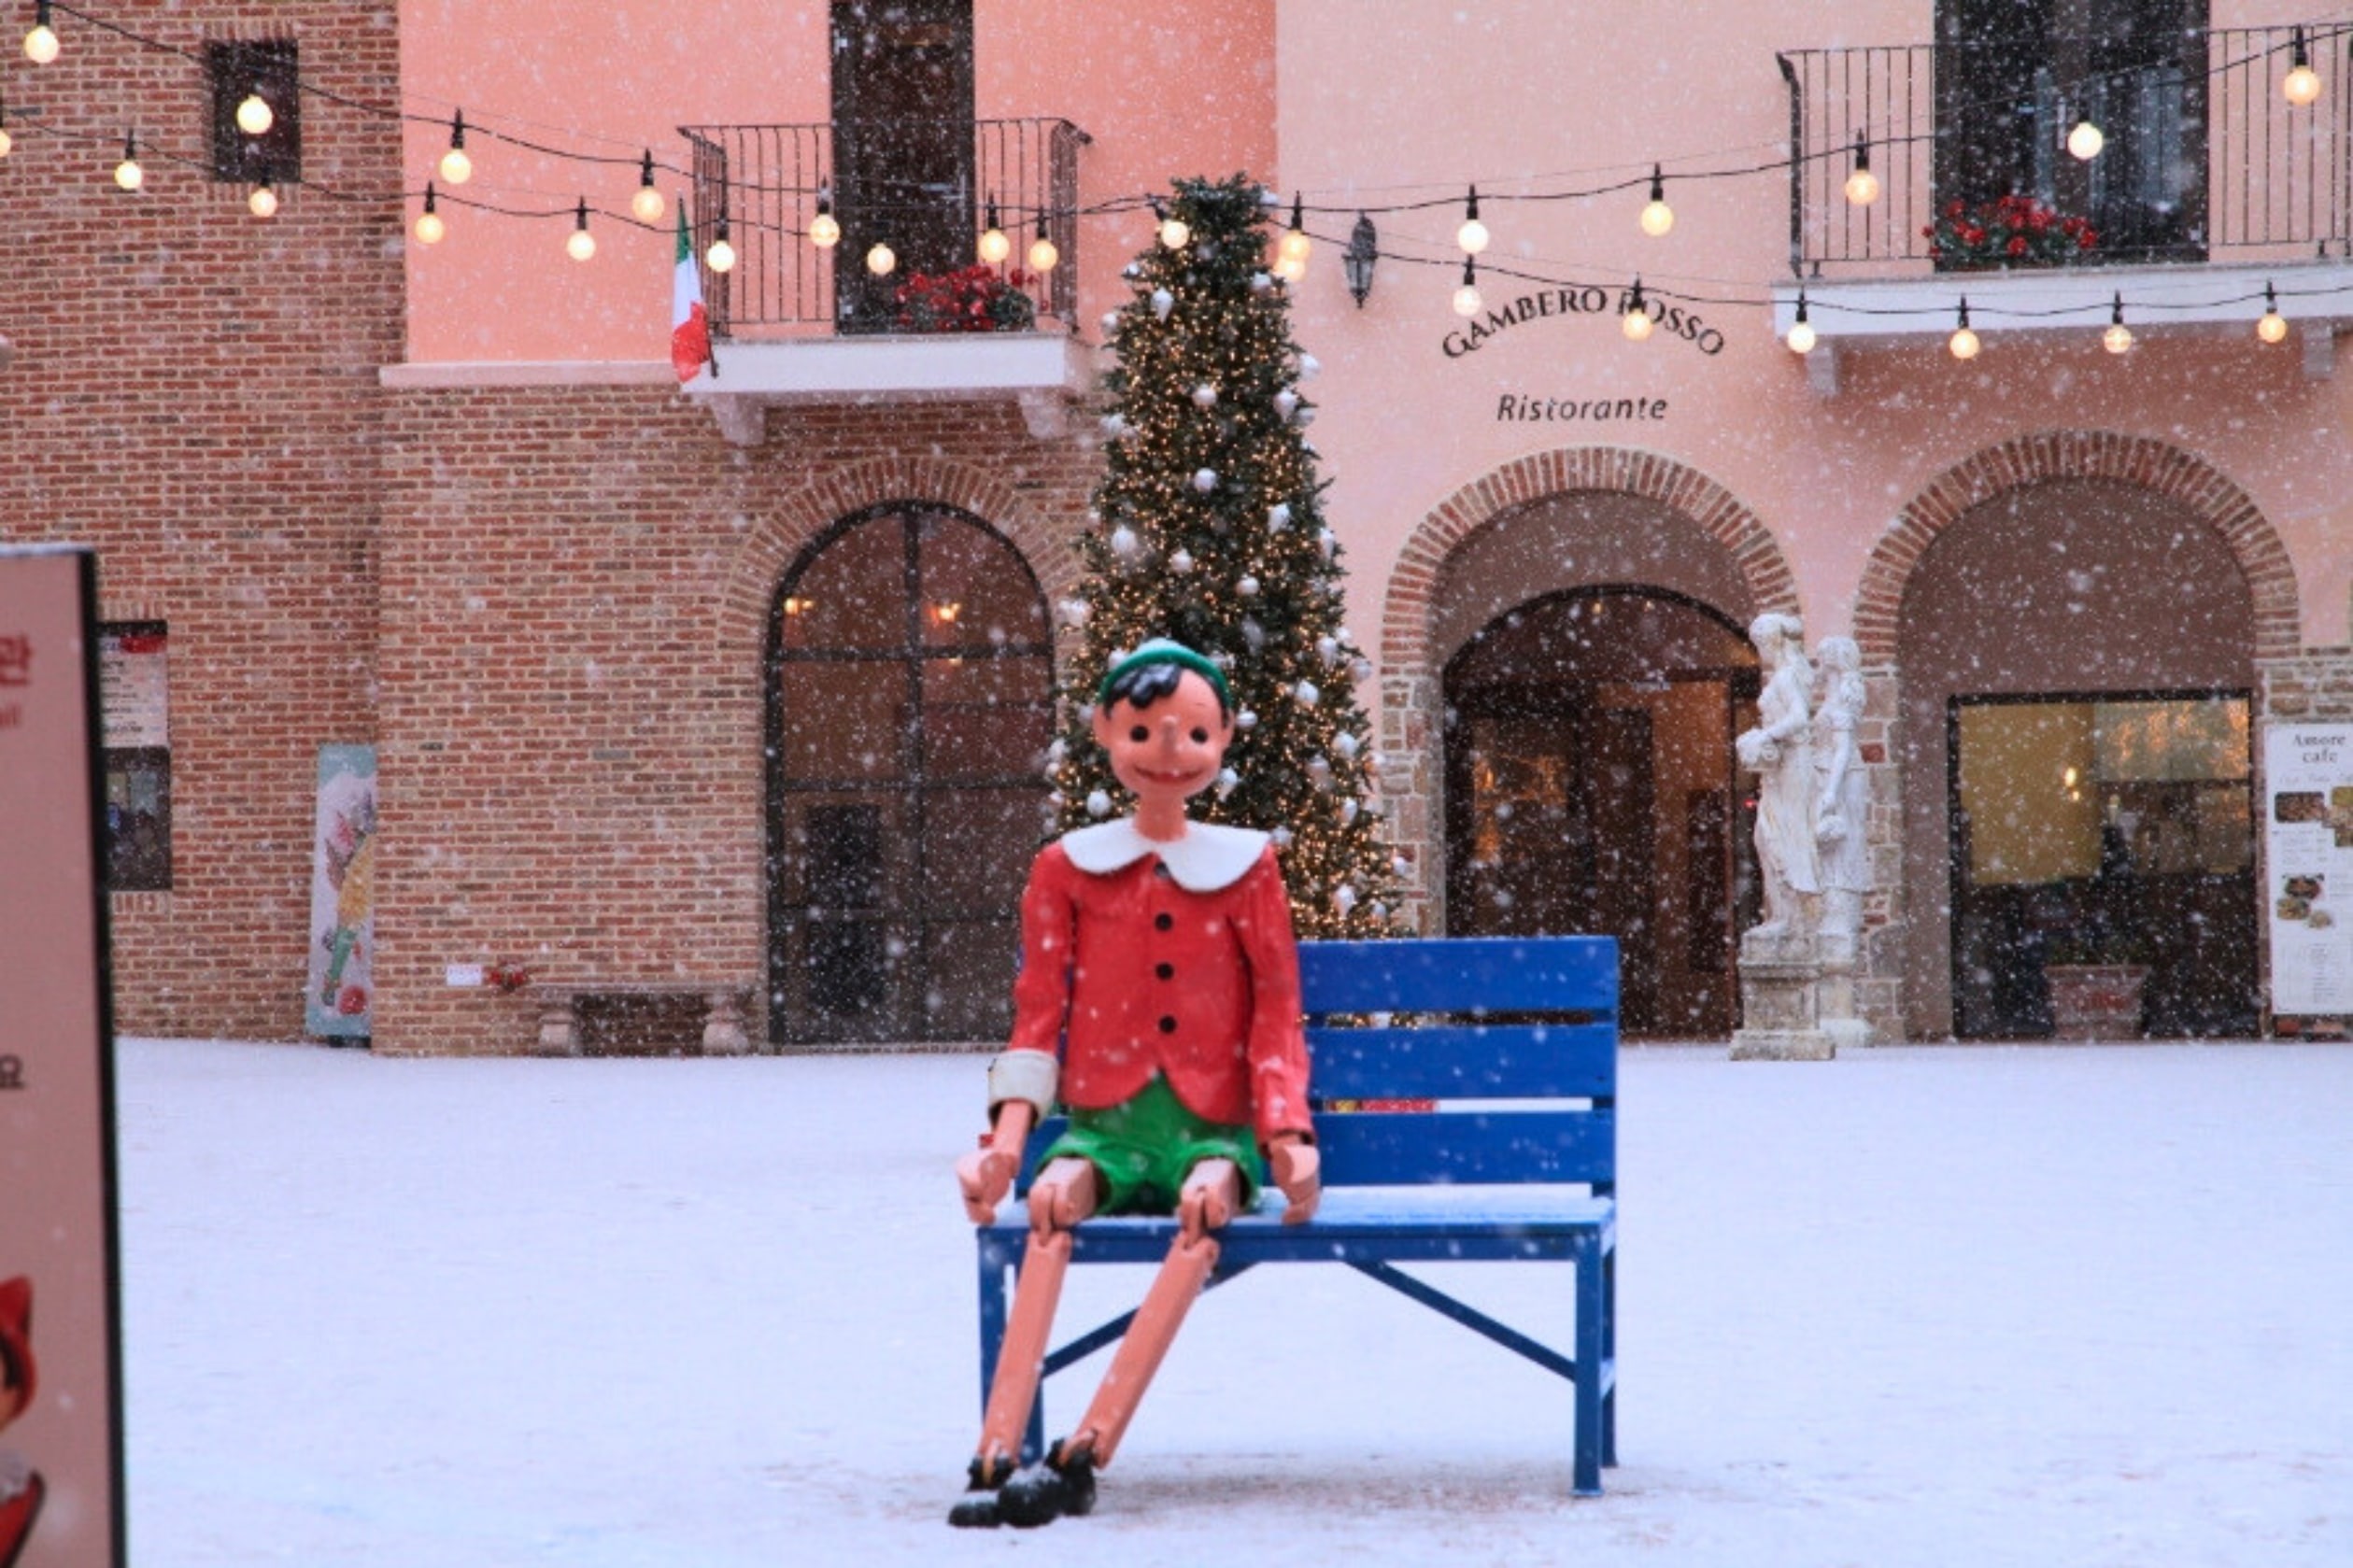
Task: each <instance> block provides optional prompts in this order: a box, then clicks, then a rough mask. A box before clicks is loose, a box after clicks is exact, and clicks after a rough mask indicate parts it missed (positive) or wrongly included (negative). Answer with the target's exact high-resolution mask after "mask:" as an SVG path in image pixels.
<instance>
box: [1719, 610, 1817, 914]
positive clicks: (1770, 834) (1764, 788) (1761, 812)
mask: <svg viewBox="0 0 2353 1568" xmlns="http://www.w3.org/2000/svg"><path fill="white" fill-rule="evenodd" d="M1804 638H1805V625H1804V623H1803V622H1801V621H1800V620H1799V619H1798V618H1797V617H1796V616H1795V615H1784V614H1763V615H1759V616H1758V617H1757V618H1756V619H1755V620H1754V621H1752V622H1751V623H1750V625H1749V641H1750V642H1751V643H1754V644H1755V645H1756V651H1757V657H1758V659H1759V660H1761V661H1762V663H1763V665H1764V668H1765V689H1764V690H1762V691H1760V692H1759V693H1758V694H1757V727H1755V728H1754V729H1748V730H1743V731H1742V732H1741V734H1740V737H1739V739H1738V740H1737V741H1736V742H1734V748H1735V750H1736V752H1737V753H1738V755H1739V757H1740V765H1741V766H1742V767H1743V768H1749V769H1752V770H1755V772H1756V774H1757V822H1756V850H1757V869H1758V870H1759V871H1760V872H1761V873H1762V874H1763V876H1764V880H1765V919H1764V921H1763V922H1762V923H1761V924H1759V925H1755V926H1753V927H1751V930H1750V932H1749V935H1751V936H1753V937H1763V938H1776V937H1794V936H1802V935H1804V934H1805V933H1806V931H1807V911H1806V906H1805V903H1804V901H1803V900H1804V899H1805V898H1807V897H1810V896H1812V895H1814V894H1817V893H1820V892H1821V876H1820V874H1819V872H1818V871H1817V869H1816V865H1815V854H1814V824H1813V804H1814V756H1813V733H1812V724H1811V713H1809V711H1808V707H1807V698H1808V696H1809V695H1810V693H1811V692H1812V689H1813V684H1814V674H1813V671H1812V670H1811V669H1810V668H1809V667H1808V666H1807V662H1806V647H1805V642H1804Z"/></svg>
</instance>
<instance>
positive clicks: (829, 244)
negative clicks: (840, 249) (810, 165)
mask: <svg viewBox="0 0 2353 1568" xmlns="http://www.w3.org/2000/svg"><path fill="white" fill-rule="evenodd" d="M809 243H810V244H811V245H814V246H815V247H817V248H818V249H819V250H830V249H832V248H833V247H835V246H837V245H839V244H841V243H842V220H841V219H838V218H836V217H834V216H833V187H831V186H829V185H820V186H818V187H817V215H816V216H815V218H812V219H809ZM733 264H734V263H733V262H730V263H729V265H730V266H732V265H733Z"/></svg>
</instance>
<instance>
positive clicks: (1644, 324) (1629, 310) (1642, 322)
mask: <svg viewBox="0 0 2353 1568" xmlns="http://www.w3.org/2000/svg"><path fill="white" fill-rule="evenodd" d="M1657 325H1658V323H1657V322H1656V321H1653V320H1652V319H1651V304H1650V302H1649V301H1648V300H1645V299H1644V298H1643V297H1642V280H1641V279H1640V278H1638V277H1637V278H1636V279H1635V280H1634V291H1633V292H1632V293H1630V294H1628V295H1627V296H1626V304H1625V310H1624V312H1623V314H1622V315H1621V316H1620V317H1619V318H1618V330H1619V331H1620V332H1623V333H1625V334H1626V339H1627V341H1628V342H1630V343H1648V342H1649V341H1650V340H1651V329H1652V328H1653V327H1655V326H1657Z"/></svg>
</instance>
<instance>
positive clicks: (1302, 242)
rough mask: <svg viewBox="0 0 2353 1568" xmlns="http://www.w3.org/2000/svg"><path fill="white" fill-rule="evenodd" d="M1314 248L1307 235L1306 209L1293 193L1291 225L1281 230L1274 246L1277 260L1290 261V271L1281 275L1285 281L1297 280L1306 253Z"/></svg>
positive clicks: (1302, 268)
mask: <svg viewBox="0 0 2353 1568" xmlns="http://www.w3.org/2000/svg"><path fill="white" fill-rule="evenodd" d="M1314 248H1315V242H1314V241H1312V240H1311V239H1309V238H1308V237H1307V220H1306V209H1305V208H1304V207H1303V206H1302V205H1301V200H1300V198H1299V197H1298V196H1297V195H1294V196H1293V197H1292V198H1291V226H1290V227H1289V228H1288V229H1285V230H1284V231H1283V238H1282V239H1281V240H1280V241H1279V242H1277V244H1276V245H1275V247H1274V254H1275V260H1276V261H1288V262H1290V263H1291V271H1290V272H1289V273H1288V274H1283V280H1284V281H1285V282H1297V280H1298V279H1299V277H1300V276H1301V275H1303V274H1305V273H1306V271H1307V259H1308V254H1309V252H1311V251H1312V250H1313V249H1314Z"/></svg>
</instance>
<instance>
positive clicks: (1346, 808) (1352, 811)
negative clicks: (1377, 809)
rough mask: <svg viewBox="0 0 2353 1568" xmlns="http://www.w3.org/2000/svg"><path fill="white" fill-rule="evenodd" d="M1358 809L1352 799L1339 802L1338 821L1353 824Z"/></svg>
mask: <svg viewBox="0 0 2353 1568" xmlns="http://www.w3.org/2000/svg"><path fill="white" fill-rule="evenodd" d="M1358 809H1359V808H1358V807H1357V805H1356V802H1355V801H1354V799H1353V798H1352V799H1347V800H1343V801H1341V802H1340V821H1341V822H1343V823H1353V822H1354V821H1355V820H1356V812H1357V811H1358Z"/></svg>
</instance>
